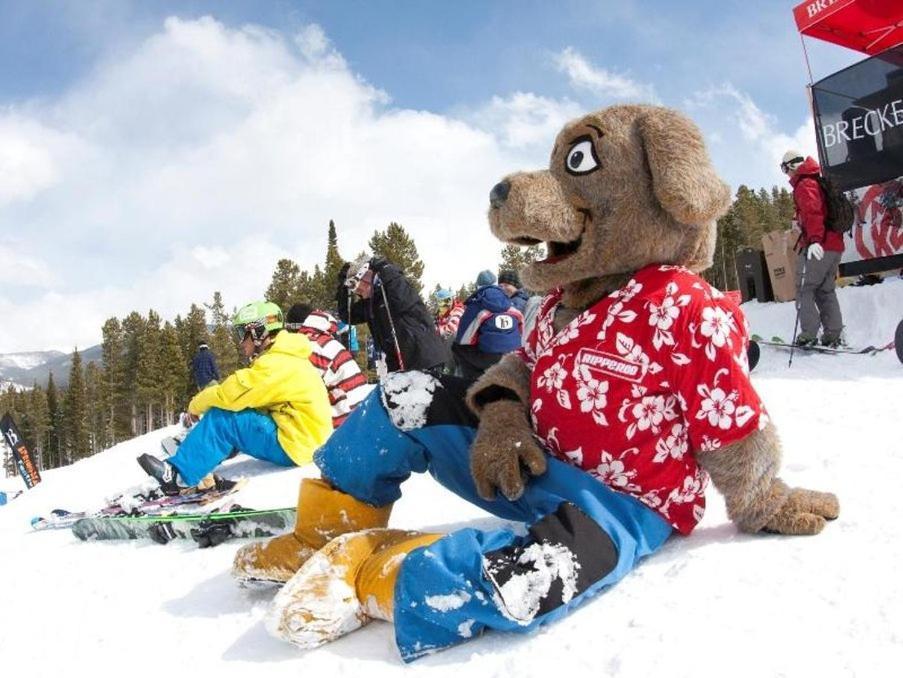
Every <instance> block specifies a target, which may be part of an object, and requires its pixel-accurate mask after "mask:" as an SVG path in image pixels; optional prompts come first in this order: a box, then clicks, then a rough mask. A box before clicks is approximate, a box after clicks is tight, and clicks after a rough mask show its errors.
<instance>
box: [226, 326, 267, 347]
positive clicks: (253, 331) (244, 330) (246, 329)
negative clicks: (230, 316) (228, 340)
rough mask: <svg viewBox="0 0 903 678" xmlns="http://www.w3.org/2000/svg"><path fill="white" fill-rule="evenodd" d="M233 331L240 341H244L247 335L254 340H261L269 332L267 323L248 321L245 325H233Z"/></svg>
mask: <svg viewBox="0 0 903 678" xmlns="http://www.w3.org/2000/svg"><path fill="white" fill-rule="evenodd" d="M232 332H233V333H234V335H235V338H236V339H237V340H238V342H239V343H241V342H243V341H244V340H245V339H246V338H247V337H249V336H250V337H251V339H252V341H255V342H256V341H260V340H261V339H263V338H264V337H265V336H266V334H267V329H266V325H264V324H263V323H247V324H244V325H233V326H232Z"/></svg>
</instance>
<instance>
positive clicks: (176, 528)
mask: <svg viewBox="0 0 903 678" xmlns="http://www.w3.org/2000/svg"><path fill="white" fill-rule="evenodd" d="M294 524H295V509H294V508H281V509H266V510H253V509H246V508H242V507H240V506H233V507H232V508H230V509H229V510H223V511H214V512H205V513H191V514H186V513H174V514H171V515H156V516H95V517H83V518H81V519H80V520H77V521H76V522H75V523H74V524H73V525H72V533H73V534H74V535H75V536H76V537H78V538H79V539H81V540H83V541H87V540H98V541H106V540H117V539H151V540H153V541H155V542H157V543H161V544H165V543H168V542H169V541H171V540H173V539H194V540H195V541H196V542H197V543H198V545H199V546H200V547H202V548H204V547H207V546H216V545H218V544H221V543H222V542H224V541H227V540H229V539H236V538H251V537H253V538H262V537H274V536H277V535H280V534H282V533H284V532H285V531H286V530H289V529H291V528H292V526H293V525H294Z"/></svg>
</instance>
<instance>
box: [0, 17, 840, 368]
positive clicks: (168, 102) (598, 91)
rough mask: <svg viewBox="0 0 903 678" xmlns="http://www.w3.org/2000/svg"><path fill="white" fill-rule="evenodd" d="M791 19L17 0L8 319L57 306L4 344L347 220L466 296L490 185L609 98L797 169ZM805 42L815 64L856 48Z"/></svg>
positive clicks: (234, 286) (231, 272) (320, 238)
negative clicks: (386, 231)
mask: <svg viewBox="0 0 903 678" xmlns="http://www.w3.org/2000/svg"><path fill="white" fill-rule="evenodd" d="M791 9H792V4H791V3H786V2H778V1H776V0H761V1H759V2H755V3H752V2H729V1H725V0H722V1H721V2H708V1H706V2H691V3H674V2H667V1H664V0H657V1H651V0H650V1H642V2H641V1H636V2H630V1H628V0H618V1H611V2H608V1H600V2H576V1H573V2H566V1H565V2H556V3H551V2H529V1H526V0H522V1H520V2H476V1H475V0H460V1H457V2H448V1H447V0H445V1H442V2H431V1H427V0H423V1H421V2H414V1H405V2H400V1H399V2H375V1H371V2H363V1H359V2H337V1H333V2H325V1H324V2H288V1H284V0H283V1H274V2H261V1H258V2H243V1H239V2H236V1H232V2H201V1H196V2H140V3H139V2H127V1H125V0H122V1H119V0H116V1H114V0H96V1H94V2H89V1H87V0H78V1H71V2H65V1H61V2H53V3H49V2H43V3H42V2H33V1H31V0H0V64H2V68H0V257H2V259H3V260H4V261H6V262H11V263H8V264H7V265H6V266H5V267H4V268H3V269H0V312H2V313H3V314H4V316H6V317H11V316H15V315H17V314H22V313H29V312H33V310H34V309H36V308H40V309H42V313H47V312H50V313H52V314H56V317H58V318H59V319H60V322H59V323H56V324H55V327H53V328H47V329H46V330H41V331H39V332H37V333H31V334H30V335H29V336H22V334H21V333H17V332H15V331H10V330H0V353H3V352H10V351H15V350H32V349H44V348H60V349H65V348H71V346H73V345H76V344H77V345H82V346H84V345H88V344H91V343H95V342H96V341H97V340H98V339H99V327H100V325H101V324H102V322H103V320H104V319H105V318H107V317H109V316H111V315H120V316H121V315H124V314H126V313H128V312H129V311H131V310H133V309H136V308H137V309H139V310H142V311H145V312H146V309H147V308H150V307H153V308H155V309H156V310H157V311H158V312H161V313H162V315H163V316H164V318H172V317H174V315H175V314H176V313H179V312H184V311H185V309H186V308H187V307H188V305H189V304H190V303H192V302H197V301H201V300H204V299H209V298H210V297H212V293H213V291H214V290H221V291H223V294H224V297H225V299H226V302H227V304H230V305H237V304H240V303H242V302H243V301H244V300H246V299H247V298H251V297H255V296H259V295H260V294H261V293H262V291H263V289H265V287H266V284H267V282H268V279H269V275H270V273H271V272H272V269H273V266H274V264H275V261H276V259H277V258H279V257H281V256H289V257H292V258H294V259H296V260H298V261H299V263H301V264H302V265H303V266H312V265H313V263H315V262H316V261H319V260H320V259H321V258H322V252H323V250H324V248H325V226H324V225H325V223H326V222H328V219H330V218H334V219H336V222H337V225H338V228H339V244H340V248H342V251H343V253H345V254H346V256H352V255H353V254H354V253H356V252H358V251H360V250H361V249H363V247H364V245H365V243H366V239H367V237H368V236H369V234H370V233H372V231H373V229H374V228H382V227H384V226H385V224H386V223H387V222H388V221H389V220H396V221H400V222H401V223H403V224H404V225H405V227H406V228H407V229H408V230H409V231H411V233H412V234H413V235H414V237H415V240H416V241H417V243H418V246H419V247H420V250H421V255H422V257H423V259H424V261H425V263H426V265H427V271H426V277H427V279H428V282H430V283H431V284H432V283H433V282H441V283H443V284H450V285H452V284H453V285H455V286H457V285H459V284H460V283H462V282H465V280H469V278H470V277H471V276H470V269H473V272H474V274H475V273H476V272H477V271H479V270H481V269H483V268H490V267H493V266H494V265H495V264H496V262H497V261H498V250H499V246H498V245H497V244H496V243H495V242H494V241H493V240H492V239H491V238H490V236H489V234H488V229H487V228H486V226H485V218H484V216H483V215H484V212H485V203H486V194H487V193H488V189H489V188H490V187H491V185H492V184H493V183H494V181H495V180H497V179H498V178H500V177H501V176H503V175H504V174H505V173H507V172H510V171H514V170H517V169H533V168H536V167H540V166H542V165H543V164H544V163H545V162H546V160H547V157H548V152H549V149H550V147H551V143H552V140H553V139H554V136H555V133H556V132H557V130H558V128H559V127H560V126H561V124H562V123H563V122H564V121H566V120H568V119H570V118H572V117H575V116H577V115H579V114H581V113H582V112H585V111H589V110H592V109H594V108H599V107H602V106H605V105H610V104H615V103H619V102H626V101H647V102H651V103H659V104H663V105H668V106H674V107H677V108H680V109H682V110H684V111H685V112H687V113H688V114H689V115H690V116H691V117H693V118H694V119H695V120H696V121H697V123H698V124H699V125H700V127H701V128H702V130H703V132H704V134H705V135H706V139H707V141H708V143H709V147H710V151H711V153H712V156H713V160H714V162H715V164H716V167H717V168H718V170H719V172H720V173H721V174H722V176H723V177H724V179H725V180H726V181H728V182H729V183H730V184H731V185H732V186H734V187H735V188H736V187H737V186H738V185H740V184H741V183H745V184H748V185H751V186H756V187H758V186H771V185H773V184H780V183H783V181H784V179H783V177H782V176H781V175H780V173H779V172H778V170H777V159H778V158H779V157H780V155H781V154H782V153H783V151H784V150H786V148H787V147H788V146H796V147H802V148H803V149H804V150H810V149H814V139H813V138H812V132H811V122H810V121H809V120H808V104H807V99H806V94H805V90H804V86H805V83H806V81H807V73H806V66H805V62H804V59H803V54H802V50H801V47H800V41H799V38H798V36H797V34H796V32H795V27H794V25H793V18H792V14H791ZM808 44H809V46H810V59H811V61H812V63H813V65H814V69H815V75H816V78H817V77H819V76H823V75H827V74H828V73H830V72H832V71H834V70H837V69H838V68H840V67H843V66H846V65H848V64H850V63H853V62H854V61H856V60H858V57H857V55H856V54H855V53H853V52H850V51H848V50H845V49H842V48H839V47H832V46H820V45H818V44H817V43H812V42H811V41H810V42H808ZM462 234H466V235H462ZM449 255H451V256H449ZM237 264H239V265H237ZM236 271H241V274H240V275H236ZM3 332H8V333H7V334H4V333H3Z"/></svg>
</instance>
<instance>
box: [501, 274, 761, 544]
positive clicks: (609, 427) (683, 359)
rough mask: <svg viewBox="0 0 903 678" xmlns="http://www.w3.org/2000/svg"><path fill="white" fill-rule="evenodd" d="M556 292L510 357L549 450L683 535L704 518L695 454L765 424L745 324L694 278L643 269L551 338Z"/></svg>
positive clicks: (726, 301) (702, 477) (721, 296)
mask: <svg viewBox="0 0 903 678" xmlns="http://www.w3.org/2000/svg"><path fill="white" fill-rule="evenodd" d="M560 300H561V291H560V290H558V291H556V292H553V293H552V294H550V295H549V296H547V297H546V298H545V299H544V300H543V303H542V306H541V309H540V311H539V317H538V320H537V322H536V326H535V327H534V329H533V331H532V332H531V333H530V336H529V337H528V338H527V341H526V343H525V344H524V347H523V348H521V349H520V350H519V351H518V355H520V357H521V358H522V359H523V360H524V362H525V363H526V364H527V366H528V367H529V368H530V370H531V372H532V383H531V389H530V400H531V412H532V418H533V425H534V428H535V430H536V432H537V434H538V435H539V437H540V438H541V439H542V440H543V441H544V443H545V445H546V447H547V448H548V450H549V452H550V453H551V454H552V455H554V456H555V457H558V458H559V459H561V460H563V461H566V462H568V463H571V464H573V465H575V466H579V467H580V468H582V469H584V470H585V471H586V472H587V473H589V474H591V475H593V476H595V477H596V478H597V479H598V480H599V481H600V482H603V483H605V484H606V485H608V486H609V487H611V488H612V489H613V490H617V491H620V492H626V493H628V494H631V495H633V496H635V497H636V498H637V499H639V500H640V501H641V502H643V503H644V504H646V505H647V506H649V507H650V508H652V509H654V510H656V511H658V512H659V513H660V514H661V515H662V516H664V518H665V520H667V521H668V522H669V523H670V524H671V525H672V526H674V528H675V529H677V530H678V531H680V532H681V533H683V534H688V533H689V532H691V531H692V530H693V528H694V527H695V526H696V523H698V522H699V520H700V519H701V518H702V514H703V511H704V510H705V487H706V484H707V483H708V475H707V474H706V473H705V471H703V470H702V469H701V468H700V467H699V466H698V465H697V463H696V457H695V454H694V453H695V452H696V451H708V450H715V449H718V448H720V447H723V446H727V445H730V444H731V443H735V442H738V441H740V440H742V439H743V438H745V437H746V436H748V435H749V434H750V433H752V432H753V431H755V430H757V429H761V428H763V427H764V426H765V424H766V422H767V415H766V413H765V409H764V407H763V406H762V403H761V401H760V400H759V396H758V395H757V394H756V392H755V390H754V389H753V387H752V384H751V383H750V380H749V366H748V364H747V360H746V347H747V343H748V334H747V332H748V331H747V327H746V318H745V317H744V315H743V312H742V311H741V310H740V309H739V307H738V306H737V305H736V304H734V303H733V302H732V301H731V300H729V299H728V298H727V297H726V296H725V295H724V294H723V293H722V292H720V291H718V290H717V289H715V288H713V287H711V286H710V285H709V284H708V283H707V282H705V280H703V279H702V278H700V277H699V276H697V275H695V274H694V273H691V272H690V271H688V270H687V269H685V268H682V267H678V266H659V265H655V266H648V267H646V268H644V269H641V270H640V271H638V272H637V273H636V275H635V276H634V277H633V278H632V279H631V280H630V281H629V282H628V283H627V284H626V285H625V286H624V287H623V288H621V289H619V290H617V291H615V292H613V293H611V294H610V295H608V296H607V297H605V298H604V299H602V300H600V301H599V302H597V303H596V304H595V305H594V306H592V307H590V308H589V309H587V310H586V311H584V312H583V313H581V314H580V315H578V316H577V317H576V318H574V319H573V320H572V321H571V322H570V324H568V325H567V326H565V327H564V328H562V330H561V331H560V332H555V328H554V324H553V321H554V318H555V310H556V308H557V307H558V304H559V302H560Z"/></svg>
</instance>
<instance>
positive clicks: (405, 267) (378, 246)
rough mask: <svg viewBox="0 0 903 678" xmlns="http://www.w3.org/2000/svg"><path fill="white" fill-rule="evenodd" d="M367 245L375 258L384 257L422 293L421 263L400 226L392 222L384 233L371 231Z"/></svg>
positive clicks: (411, 241)
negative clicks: (371, 234)
mask: <svg viewBox="0 0 903 678" xmlns="http://www.w3.org/2000/svg"><path fill="white" fill-rule="evenodd" d="M369 245H370V249H371V250H372V251H373V254H374V255H375V256H378V257H385V258H386V259H388V260H389V261H390V262H392V263H393V264H395V266H397V267H398V268H399V269H400V270H401V272H402V273H404V275H405V277H406V278H407V279H408V282H410V283H411V285H413V286H414V289H415V290H417V293H418V294H420V293H421V292H422V291H423V281H422V280H421V278H422V277H423V262H422V261H421V260H420V255H419V254H418V253H417V246H416V245H415V244H414V239H413V238H411V237H410V236H409V235H408V234H407V232H406V231H405V230H404V228H403V227H402V226H401V225H400V224H397V223H395V222H394V221H393V222H392V223H390V224H389V226H388V227H387V228H386V230H385V231H373V236H372V237H371V238H370V241H369Z"/></svg>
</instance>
